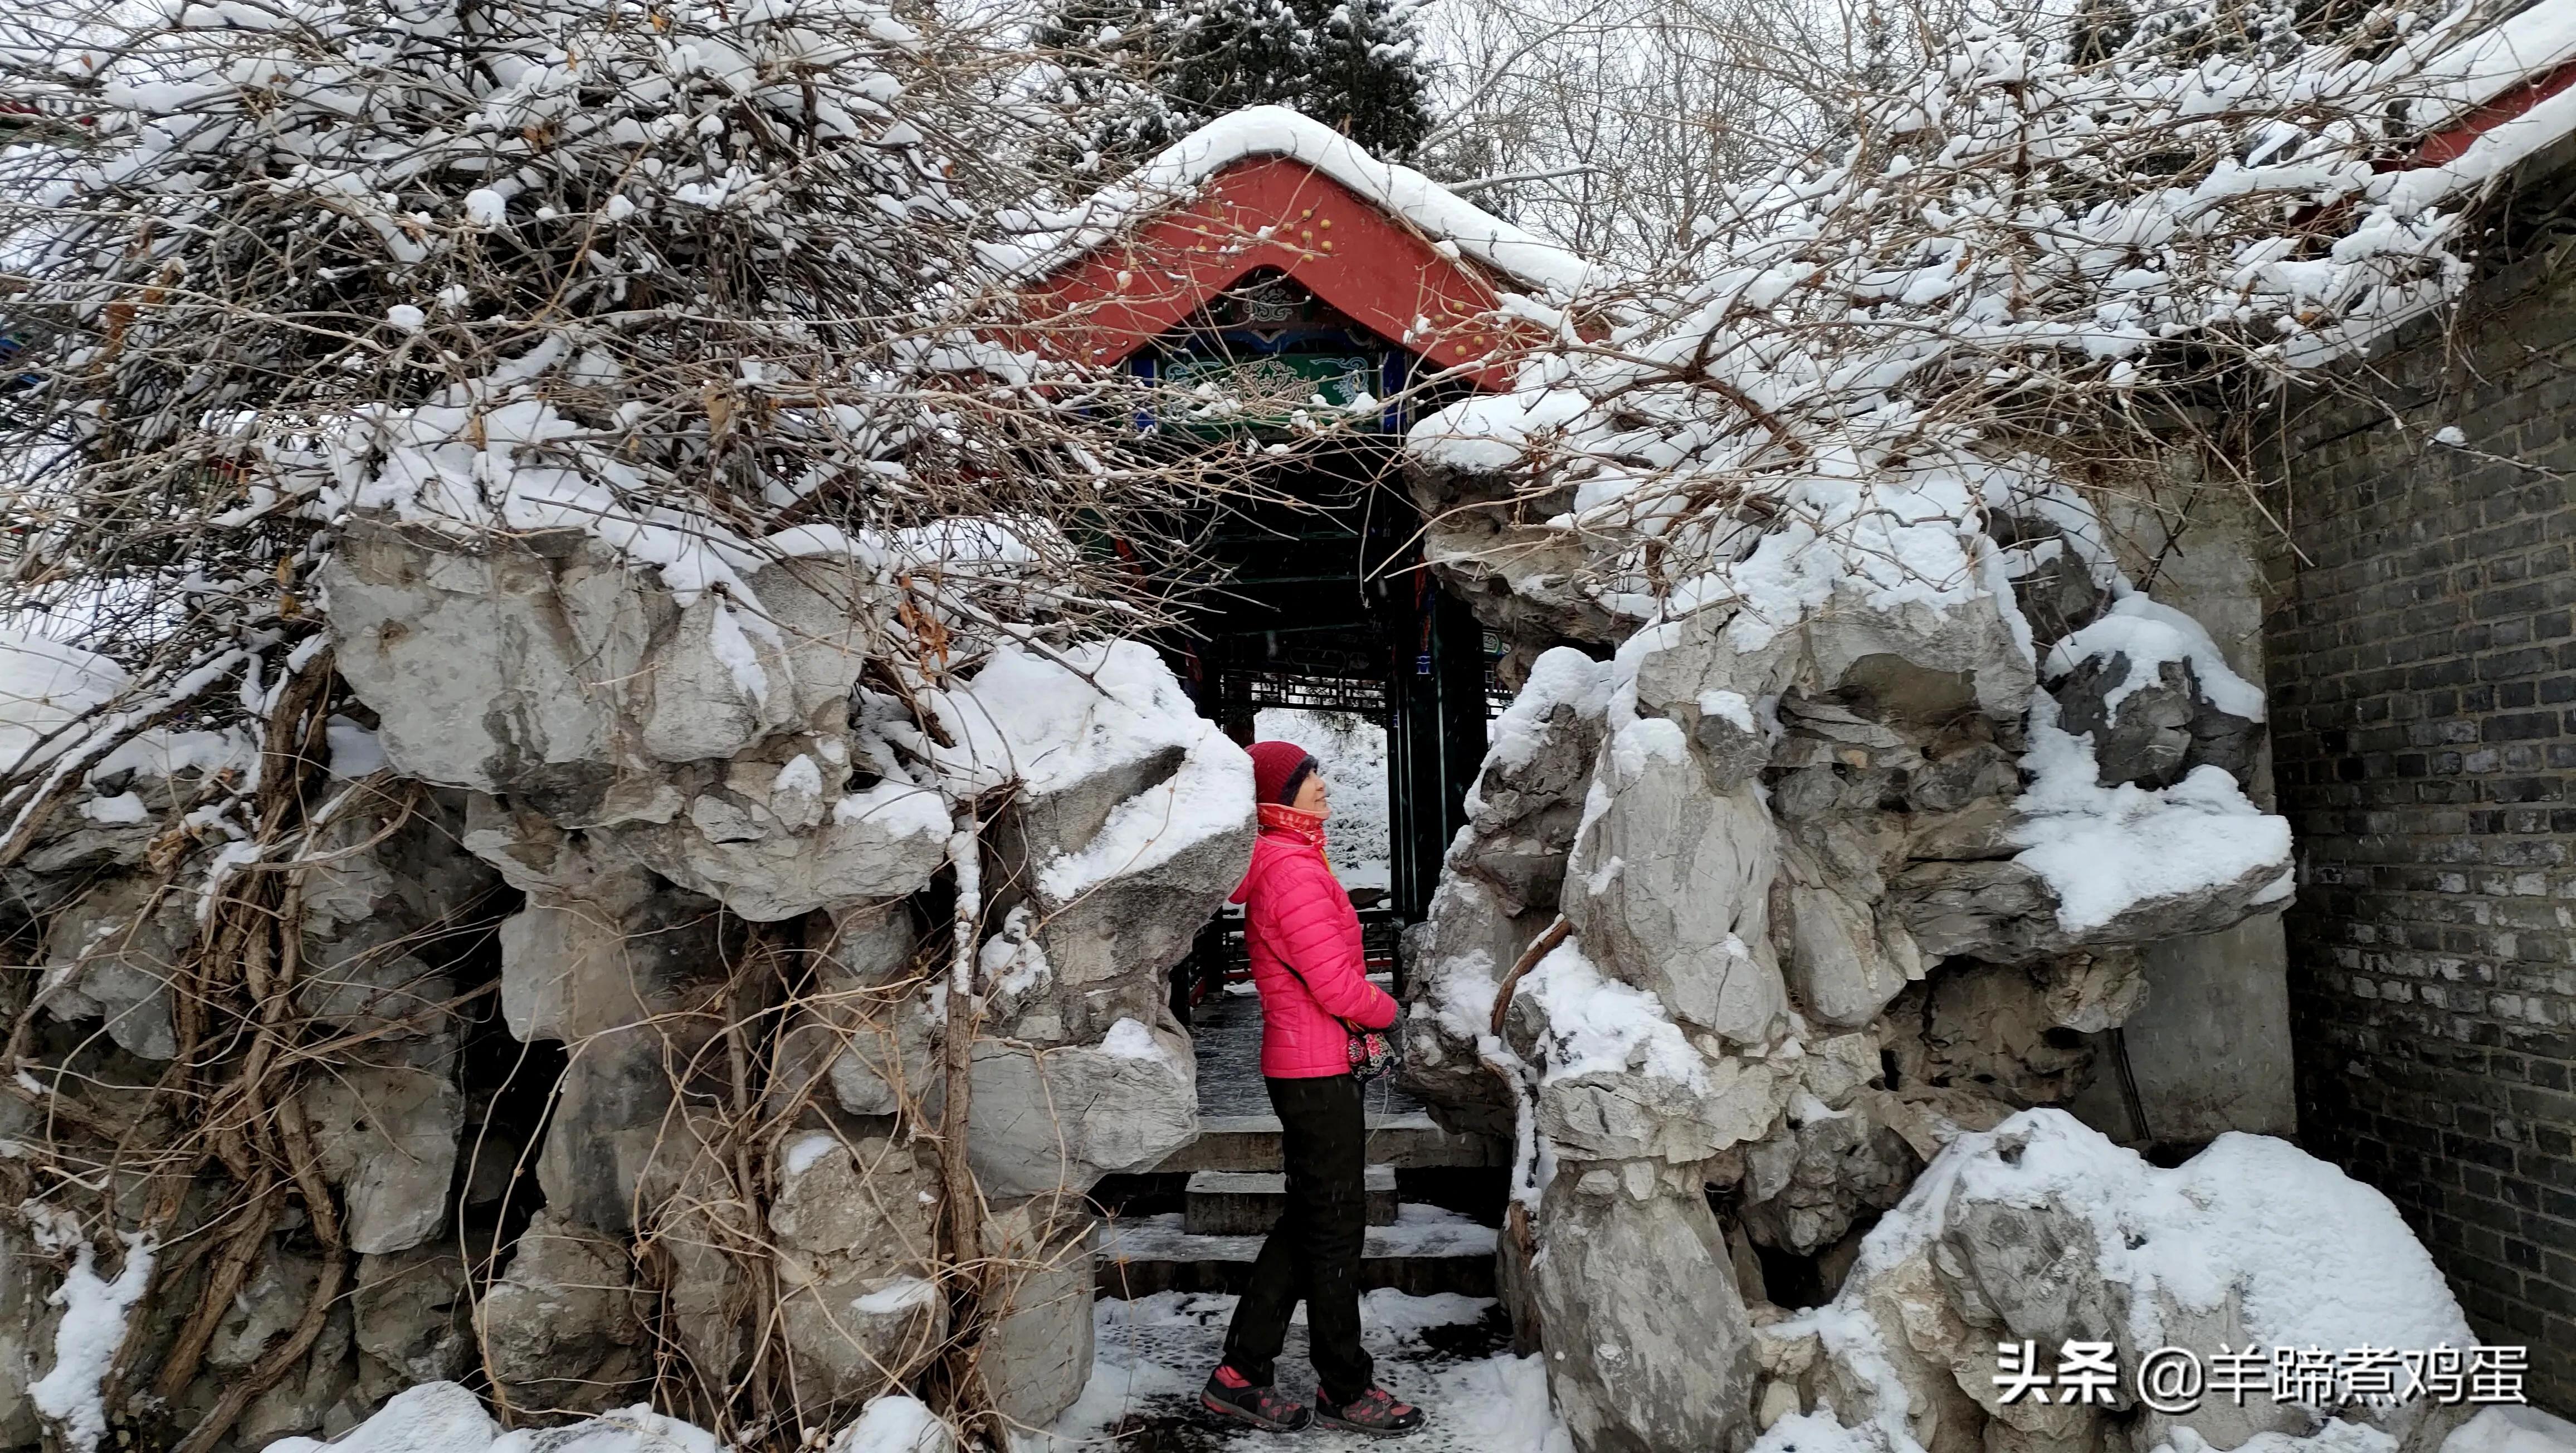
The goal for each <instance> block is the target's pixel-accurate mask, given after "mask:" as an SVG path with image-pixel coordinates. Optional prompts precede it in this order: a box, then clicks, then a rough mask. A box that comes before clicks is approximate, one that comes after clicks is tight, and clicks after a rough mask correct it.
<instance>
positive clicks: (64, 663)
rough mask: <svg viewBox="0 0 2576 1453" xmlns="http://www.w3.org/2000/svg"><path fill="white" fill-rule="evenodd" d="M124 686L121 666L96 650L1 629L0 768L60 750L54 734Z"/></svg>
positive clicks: (13, 767)
mask: <svg viewBox="0 0 2576 1453" xmlns="http://www.w3.org/2000/svg"><path fill="white" fill-rule="evenodd" d="M127 685H128V678H127V676H126V672H125V668H124V667H122V666H119V665H118V664H116V663H115V662H114V661H111V660H109V659H108V658H106V657H105V656H102V655H99V654H98V653H97V652H95V651H85V650H82V649H81V648H80V647H78V646H74V645H69V644H66V643H65V642H62V641H54V640H48V639H46V638H45V637H43V636H37V635H30V634H28V633H27V632H24V631H17V630H0V772H5V771H15V770H18V769H19V768H20V767H21V766H25V765H32V763H30V762H29V761H28V756H29V754H30V753H31V752H34V753H40V754H42V755H51V753H52V752H54V751H59V750H60V748H61V745H62V742H61V739H60V738H59V737H58V736H57V735H56V734H57V733H60V732H61V731H62V730H63V728H65V727H66V726H69V725H70V724H71V723H73V722H74V721H77V720H79V719H80V718H81V717H82V716H83V715H84V714H85V713H87V712H89V711H91V710H92V709H94V708H96V707H99V706H102V705H104V704H106V703H107V702H109V701H112V700H114V699H115V698H116V695H117V693H119V692H121V691H123V690H125V689H126V686H127Z"/></svg>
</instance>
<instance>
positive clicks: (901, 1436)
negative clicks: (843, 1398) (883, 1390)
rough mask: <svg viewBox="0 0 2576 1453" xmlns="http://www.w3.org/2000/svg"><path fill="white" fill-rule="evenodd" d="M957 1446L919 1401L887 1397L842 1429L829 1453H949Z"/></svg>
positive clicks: (870, 1404) (936, 1416) (872, 1404)
mask: <svg viewBox="0 0 2576 1453" xmlns="http://www.w3.org/2000/svg"><path fill="white" fill-rule="evenodd" d="M956 1446H957V1437H956V1435H955V1434H954V1433H951V1432H950V1431H949V1430H948V1425H947V1424H946V1423H943V1422H941V1421H940V1420H939V1417H938V1415H937V1414H935V1413H933V1412H931V1411H930V1408H929V1406H928V1405H927V1404H925V1403H923V1402H922V1401H921V1399H919V1398H911V1397H902V1396H897V1395H889V1396H886V1397H881V1398H878V1399H877V1400H876V1401H874V1402H872V1403H869V1404H868V1408H867V1411H866V1412H864V1413H861V1414H859V1420H858V1421H857V1422H855V1423H852V1424H851V1425H850V1426H848V1427H846V1428H843V1429H842V1430H841V1432H840V1435H839V1436H838V1437H835V1438H834V1439H833V1440H832V1443H831V1447H830V1449H829V1453H949V1450H950V1449H953V1448H955V1447H956Z"/></svg>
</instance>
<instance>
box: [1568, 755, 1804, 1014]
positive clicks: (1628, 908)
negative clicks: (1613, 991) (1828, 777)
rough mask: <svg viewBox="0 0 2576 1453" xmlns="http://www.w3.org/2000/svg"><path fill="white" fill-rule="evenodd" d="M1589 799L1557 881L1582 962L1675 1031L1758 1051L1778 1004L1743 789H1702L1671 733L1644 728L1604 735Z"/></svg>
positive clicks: (1751, 815) (1780, 1010)
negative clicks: (1634, 990) (1645, 997)
mask: <svg viewBox="0 0 2576 1453" xmlns="http://www.w3.org/2000/svg"><path fill="white" fill-rule="evenodd" d="M1594 790H1595V791H1596V792H1598V793H1601V794H1603V797H1604V801H1603V803H1602V805H1601V806H1600V810H1599V811H1598V812H1597V813H1595V814H1593V815H1592V818H1591V821H1590V824H1589V825H1588V826H1587V827H1586V828H1585V829H1584V831H1583V833H1582V835H1581V837H1579V838H1578V839H1577V840H1576V842H1575V844H1574V850H1573V853H1572V856H1571V857H1570V858H1569V859H1568V861H1567V864H1566V877H1565V899H1564V909H1565V916H1566V918H1567V919H1569V920H1570V921H1571V922H1572V923H1573V925H1574V931H1575V932H1576V933H1577V934H1578V935H1580V936H1581V937H1582V939H1583V942H1584V945H1585V951H1586V953H1588V954H1590V955H1591V956H1592V958H1593V961H1594V962H1595V963H1598V964H1599V965H1600V966H1601V968H1602V969H1603V970H1604V971H1605V972H1607V973H1608V974H1610V975H1611V976H1612V977H1614V978H1617V979H1619V980H1620V981H1622V982H1624V983H1628V984H1633V985H1635V986H1636V987H1638V988H1640V989H1644V990H1646V991H1648V992H1650V993H1652V994H1654V995H1655V997H1656V998H1657V999H1659V1000H1660V1001H1662V1004H1663V1007H1664V1010H1665V1011H1666V1012H1667V1013H1669V1014H1670V1015H1671V1016H1672V1017H1673V1018H1674V1019H1675V1020H1677V1021H1680V1022H1682V1023H1684V1024H1690V1025H1696V1026H1699V1027H1701V1028H1704V1029H1709V1030H1714V1031H1715V1032H1717V1033H1718V1034H1720V1035H1723V1036H1725V1037H1726V1038H1728V1039H1730V1040H1733V1041H1736V1042H1738V1043H1762V1042H1766V1041H1768V1040H1769V1039H1770V1038H1771V1037H1772V1036H1773V1035H1774V1034H1775V1033H1777V1032H1778V1030H1779V1029H1780V1027H1781V1025H1782V1024H1783V1023H1784V1022H1785V1020H1786V1018H1787V1015H1788V1011H1789V1001H1788V994H1787V991H1786V989H1785V988H1784V987H1783V985H1782V983H1781V980H1780V970H1779V968H1778V966H1777V965H1776V964H1775V963H1774V962H1773V959H1772V949H1771V937H1770V932H1769V927H1768V921H1767V919H1768V908H1769V897H1770V888H1771V879H1772V876H1773V874H1774V873H1775V872H1776V871H1777V870H1778V859H1777V856H1776V853H1775V850H1774V843H1773V836H1774V834H1773V830H1772V826H1771V821H1770V814H1769V813H1768V812H1766V811H1765V810H1764V808H1763V806H1762V803H1761V801H1760V800H1759V799H1758V798H1757V797H1756V796H1755V795H1754V793H1753V789H1752V787H1751V786H1750V785H1749V784H1748V785H1746V786H1743V787H1739V788H1737V789H1736V790H1735V791H1732V792H1725V793H1720V792H1716V791H1714V790H1712V788H1711V786H1710V784H1709V783H1708V780H1707V778H1706V777H1705V775H1704V774H1703V773H1702V771H1701V769H1700V767H1699V766H1698V764H1697V762H1696V761H1695V760H1694V758H1693V756H1692V749H1691V747H1690V746H1689V742H1688V738H1686V737H1685V736H1684V735H1683V733H1682V730H1681V728H1680V727H1678V726H1676V725H1674V724H1673V723H1671V722H1667V721H1660V720H1654V719H1647V720H1641V721H1636V722H1631V723H1630V724H1628V725H1627V726H1624V727H1622V728H1620V729H1619V731H1618V732H1617V734H1616V735H1614V736H1613V737H1612V738H1611V740H1610V742H1609V744H1608V746H1607V747H1605V748H1604V750H1603V753H1602V766H1601V771H1600V778H1599V781H1598V782H1597V783H1596V785H1595V788H1594Z"/></svg>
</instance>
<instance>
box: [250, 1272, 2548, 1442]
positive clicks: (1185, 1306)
mask: <svg viewBox="0 0 2576 1453" xmlns="http://www.w3.org/2000/svg"><path fill="white" fill-rule="evenodd" d="M1234 1302H1235V1299H1234V1298H1233V1297H1230V1296H1217V1295H1209V1294H1203V1293H1190V1292H1163V1293H1160V1294H1157V1295H1155V1296H1150V1297H1140V1298H1138V1299H1137V1300H1135V1301H1132V1302H1131V1301H1118V1300H1103V1301H1100V1302H1098V1303H1095V1304H1094V1306H1093V1309H1092V1316H1093V1324H1094V1327H1095V1330H1096V1334H1097V1340H1096V1342H1095V1347H1096V1351H1095V1352H1094V1354H1093V1361H1092V1372H1091V1382H1090V1385H1089V1386H1088V1387H1086V1388H1085V1389H1084V1390H1083V1394H1082V1397H1081V1399H1080V1400H1079V1401H1077V1402H1076V1403H1075V1404H1074V1405H1073V1406H1072V1407H1071V1408H1069V1409H1067V1410H1066V1411H1065V1414H1064V1416H1063V1417H1061V1418H1059V1419H1058V1420H1057V1421H1056V1423H1055V1425H1054V1426H1053V1427H1051V1428H1048V1429H1046V1430H1045V1431H1043V1432H1039V1433H1035V1434H1031V1435H1025V1436H1021V1437H1017V1438H1015V1439H1014V1440H1013V1442H1014V1445H1015V1453H1088V1450H1099V1453H1108V1450H1111V1449H1116V1448H1119V1447H1121V1446H1125V1445H1128V1444H1131V1443H1132V1444H1134V1445H1135V1446H1140V1447H1147V1448H1153V1449H1158V1450H1164V1453H1171V1450H1177V1449H1214V1448H1219V1447H1223V1448H1228V1449H1241V1450H1243V1453H1259V1450H1264V1449H1279V1450H1282V1453H1286V1450H1290V1449H1293V1450H1295V1453H1356V1450H1358V1449H1360V1448H1363V1447H1369V1446H1373V1443H1374V1440H1372V1439H1370V1438H1369V1437H1367V1436H1365V1435H1363V1434H1357V1433H1349V1434H1338V1433H1326V1432H1321V1431H1313V1432H1306V1433H1295V1434H1285V1435H1278V1434H1268V1433H1260V1432H1255V1431H1253V1430H1252V1429H1249V1428H1241V1427H1237V1426H1234V1425H1230V1424H1219V1423H1218V1422H1217V1420H1216V1419H1215V1418H1214V1417H1213V1416H1212V1415H1210V1414H1208V1413H1206V1412H1204V1411H1202V1410H1201V1409H1200V1408H1199V1405H1198V1391H1199V1386H1200V1384H1201V1383H1203V1382H1204V1381H1206V1379H1207V1374H1208V1370H1209V1369H1210V1368H1212V1367H1214V1366H1215V1365H1216V1360H1217V1353H1218V1351H1219V1349H1220V1348H1221V1347H1222V1346H1223V1345H1224V1342H1225V1328H1226V1323H1227V1322H1228V1321H1229V1320H1231V1319H1232V1317H1233V1316H1234ZM1303 1317H1304V1314H1303V1313H1302V1312H1300V1313H1299V1321H1298V1322H1297V1323H1296V1325H1294V1326H1292V1327H1290V1328H1289V1330H1288V1346H1287V1350H1286V1352H1285V1354H1284V1355H1283V1356H1282V1357H1281V1358H1280V1362H1279V1380H1280V1382H1281V1384H1282V1385H1283V1386H1292V1387H1294V1388H1295V1389H1296V1391H1297V1392H1298V1394H1299V1395H1300V1396H1306V1395H1309V1394H1311V1392H1312V1391H1313V1376H1312V1374H1311V1372H1310V1371H1309V1370H1308V1368H1307V1365H1306V1329H1305V1323H1304V1320H1303ZM1360 1320H1361V1323H1362V1336H1363V1338H1364V1339H1365V1340H1366V1342H1367V1344H1368V1349H1369V1351H1370V1353H1371V1354H1372V1355H1374V1356H1375V1357H1376V1358H1377V1374H1378V1381H1379V1382H1380V1383H1382V1384H1384V1385H1385V1386H1386V1387H1387V1388H1388V1389H1389V1390H1391V1391H1393V1392H1394V1393H1395V1394H1396V1395H1397V1396H1398V1397H1402V1398H1407V1399H1410V1400H1412V1401H1415V1402H1418V1403H1420V1404H1421V1405H1422V1406H1423V1407H1425V1408H1427V1409H1428V1410H1429V1411H1430V1413H1431V1421H1430V1425H1429V1426H1428V1427H1426V1428H1424V1429H1423V1430H1422V1431H1421V1432H1420V1433H1418V1434H1416V1435H1414V1436H1412V1437H1410V1438H1407V1439H1405V1440H1404V1443H1403V1445H1402V1446H1403V1447H1404V1448H1405V1449H1407V1450H1408V1453H1573V1448H1574V1445H1573V1443H1572V1442H1571V1441H1570V1440H1568V1438H1567V1437H1566V1433H1565V1430H1564V1428H1563V1427H1562V1426H1561V1425H1560V1424H1559V1423H1558V1422H1557V1420H1556V1417H1555V1414H1554V1413H1552V1412H1551V1411H1550V1410H1549V1408H1548V1403H1547V1376H1546V1373H1545V1371H1544V1370H1543V1369H1542V1368H1541V1367H1540V1365H1539V1360H1538V1359H1537V1358H1535V1357H1514V1356H1512V1355H1511V1353H1510V1352H1509V1351H1508V1350H1498V1349H1500V1348H1501V1346H1502V1344H1503V1343H1505V1342H1506V1341H1508V1337H1509V1334H1508V1331H1507V1329H1506V1328H1505V1326H1504V1324H1503V1319H1502V1315H1501V1313H1500V1311H1499V1310H1498V1309H1497V1308H1496V1307H1495V1304H1494V1303H1493V1301H1492V1300H1491V1299H1489V1298H1483V1297H1462V1296H1456V1295H1452V1294H1443V1295H1439V1296H1429V1297H1411V1296H1406V1295H1404V1294H1403V1293H1401V1292H1397V1291H1391V1290H1381V1291H1373V1292H1369V1293H1367V1294H1366V1295H1365V1296H1363V1297H1362V1298H1361V1302H1360ZM826 1446H827V1450H828V1453H954V1450H955V1444H954V1442H953V1441H952V1440H951V1439H950V1438H949V1437H948V1434H947V1430H946V1429H945V1428H944V1427H943V1426H942V1425H940V1424H939V1423H938V1422H937V1421H936V1420H935V1419H933V1418H931V1417H930V1416H929V1412H928V1410H927V1409H926V1408H924V1407H922V1405H921V1404H920V1403H918V1402H915V1401H914V1400H912V1399H911V1398H907V1397H884V1398H879V1399H877V1400H876V1401H875V1402H873V1403H871V1404H869V1405H868V1410H867V1411H866V1413H864V1414H863V1415H861V1416H860V1417H859V1419H858V1420H857V1421H855V1422H853V1423H852V1424H851V1425H850V1426H848V1427H846V1428H843V1429H841V1430H840V1431H839V1432H838V1433H837V1434H836V1435H834V1436H833V1438H832V1439H831V1440H830V1442H829V1444H828V1445H826ZM326 1447H327V1448H328V1449H330V1450H331V1453H539V1450H545V1453H735V1450H728V1449H727V1448H726V1447H725V1445H724V1444H722V1443H720V1442H718V1441H717V1440H716V1439H715V1438H714V1437H713V1436H711V1435H710V1434H708V1433H707V1432H706V1431H705V1430H703V1429H701V1428H697V1427H694V1426H692V1425H690V1424H688V1423H683V1422H680V1421H679V1420H677V1419H675V1418H666V1417H663V1416H661V1415H659V1414H656V1413H654V1412H652V1411H651V1410H650V1409H646V1408H629V1409H626V1410H624V1411H621V1412H615V1413H609V1414H607V1415H605V1416H602V1417H599V1418H594V1419H591V1420H590V1421H588V1422H585V1423H580V1424H576V1425H574V1426H573V1427H570V1428H564V1429H555V1430H548V1431H537V1430H529V1429H521V1430H519V1431H516V1432H510V1433H504V1432H502V1431H501V1429H500V1427H499V1426H498V1425H497V1424H495V1423H494V1422H493V1421H492V1418H491V1415H490V1414H489V1413H487V1412H486V1411H484V1409H483V1405H482V1404H481V1402H480V1401H478V1400H477V1399H476V1398H475V1396H474V1395H473V1394H472V1393H471V1392H468V1391H467V1390H466V1389H464V1388H462V1387H460V1386H458V1385H457V1384H455V1383H452V1382H434V1383H426V1384H423V1385H422V1386H420V1387H416V1388H412V1389H410V1390H409V1391H406V1392H404V1393H402V1394H400V1395H399V1396H397V1397H395V1398H394V1400H393V1401H392V1402H390V1403H388V1404H386V1405H385V1407H384V1409H383V1410H382V1411H380V1412H378V1413H377V1414H376V1415H375V1416H374V1417H372V1418H369V1419H368V1420H367V1421H366V1422H364V1423H362V1424H360V1425H359V1426H358V1427H356V1428H353V1429H351V1430H350V1431H349V1432H348V1433H346V1434H344V1435H342V1436H341V1438H340V1439H339V1441H337V1442H335V1443H330V1444H327V1445H326V1444H322V1443H317V1442H314V1441H312V1440H311V1439H308V1438H288V1439H286V1440H284V1441H282V1442H278V1443H272V1444H270V1445H269V1448H268V1453H321V1450H323V1449H324V1448H326ZM2445 1453H2563V1450H2558V1449H2551V1448H2547V1447H2521V1446H2516V1447H2510V1448H2507V1447H2496V1448H2478V1449H2462V1448H2451V1449H2447V1450H2445Z"/></svg>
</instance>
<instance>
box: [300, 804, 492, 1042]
mask: <svg viewBox="0 0 2576 1453" xmlns="http://www.w3.org/2000/svg"><path fill="white" fill-rule="evenodd" d="M357 790H358V791H359V792H360V793H361V794H363V795H361V796H359V797H357V798H355V799H353V800H352V802H351V803H350V804H349V805H348V806H347V807H344V808H343V809H342V810H341V812H340V813H338V814H337V815H335V816H334V817H333V819H332V820H331V821H330V822H329V823H328V824H326V825H325V827H324V829H323V831H322V833H321V835H320V837H319V839H318V840H317V842H316V843H315V846H314V855H313V856H314V861H313V863H312V864H311V866H310V867H309V868H307V870H306V872H305V874H304V877H303V879H302V884H301V896H302V901H303V907H304V945H303V954H304V957H303V962H302V964H301V966H300V967H299V968H298V970H297V975H296V994H295V998H296V1004H297V1006H298V1007H299V1008H301V1009H302V1010H303V1011H304V1012H305V1013H307V1014H310V1015H313V1016H315V1017H316V1018H319V1019H323V1020H326V1021H328V1022H329V1023H331V1024H333V1025H335V1026H337V1027H338V1028H340V1029H341V1030H343V1031H345V1032H348V1033H353V1034H372V1035H376V1036H378V1042H379V1043H388V1044H397V1045H402V1046H405V1047H406V1048H407V1049H408V1050H409V1051H411V1052H413V1062H414V1063H421V1064H427V1063H432V1062H435V1061H437V1060H438V1059H441V1058H443V1057H444V1056H445V1054H446V1053H447V1051H448V1048H449V1046H451V1045H452V1044H453V1043H454V1041H455V1039H456V1038H457V1035H458V1033H459V1030H460V1026H459V1024H458V1022H457V1020H456V1017H455V1015H454V1014H453V1013H451V1012H448V1011H446V1010H443V1009H442V1008H441V1007H440V1006H441V1005H443V1004H444V1003H445V1002H446V1001H447V1000H449V999H450V998H452V997H454V995H455V992H456V985H455V977H454V964H453V962H452V960H453V956H454V952H455V950H454V949H453V948H452V947H449V946H446V945H443V944H441V943H439V942H437V941H436V934H437V931H438V930H439V929H440V928H441V927H442V926H443V925H450V924H456V923H463V922H470V921H472V920H473V919H474V918H475V917H476V916H477V913H478V910H479V911H482V912H489V911H490V910H489V909H488V908H487V907H486V906H485V905H486V904H488V903H489V901H490V898H491V895H492V893H493V892H494V890H495V889H497V888H498V887H499V886H500V883H499V879H498V876H497V875H496V874H495V873H494V871H493V870H492V868H491V867H490V865H488V864H486V863H484V862H483V861H482V860H481V859H479V858H477V857H475V856H474V855H473V854H472V853H470V852H467V851H465V850H463V849H461V848H460V847H459V846H458V838H459V836H460V834H461V833H462V832H463V830H464V828H465V823H466V812H467V809H466V806H465V803H464V799H463V794H461V793H457V792H453V791H447V790H443V789H435V788H418V787H405V786H395V787H391V788H382V789H379V788H376V787H360V788H358V789H357ZM388 818H390V819H391V821H390V822H388V821H387V819H388Z"/></svg>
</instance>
